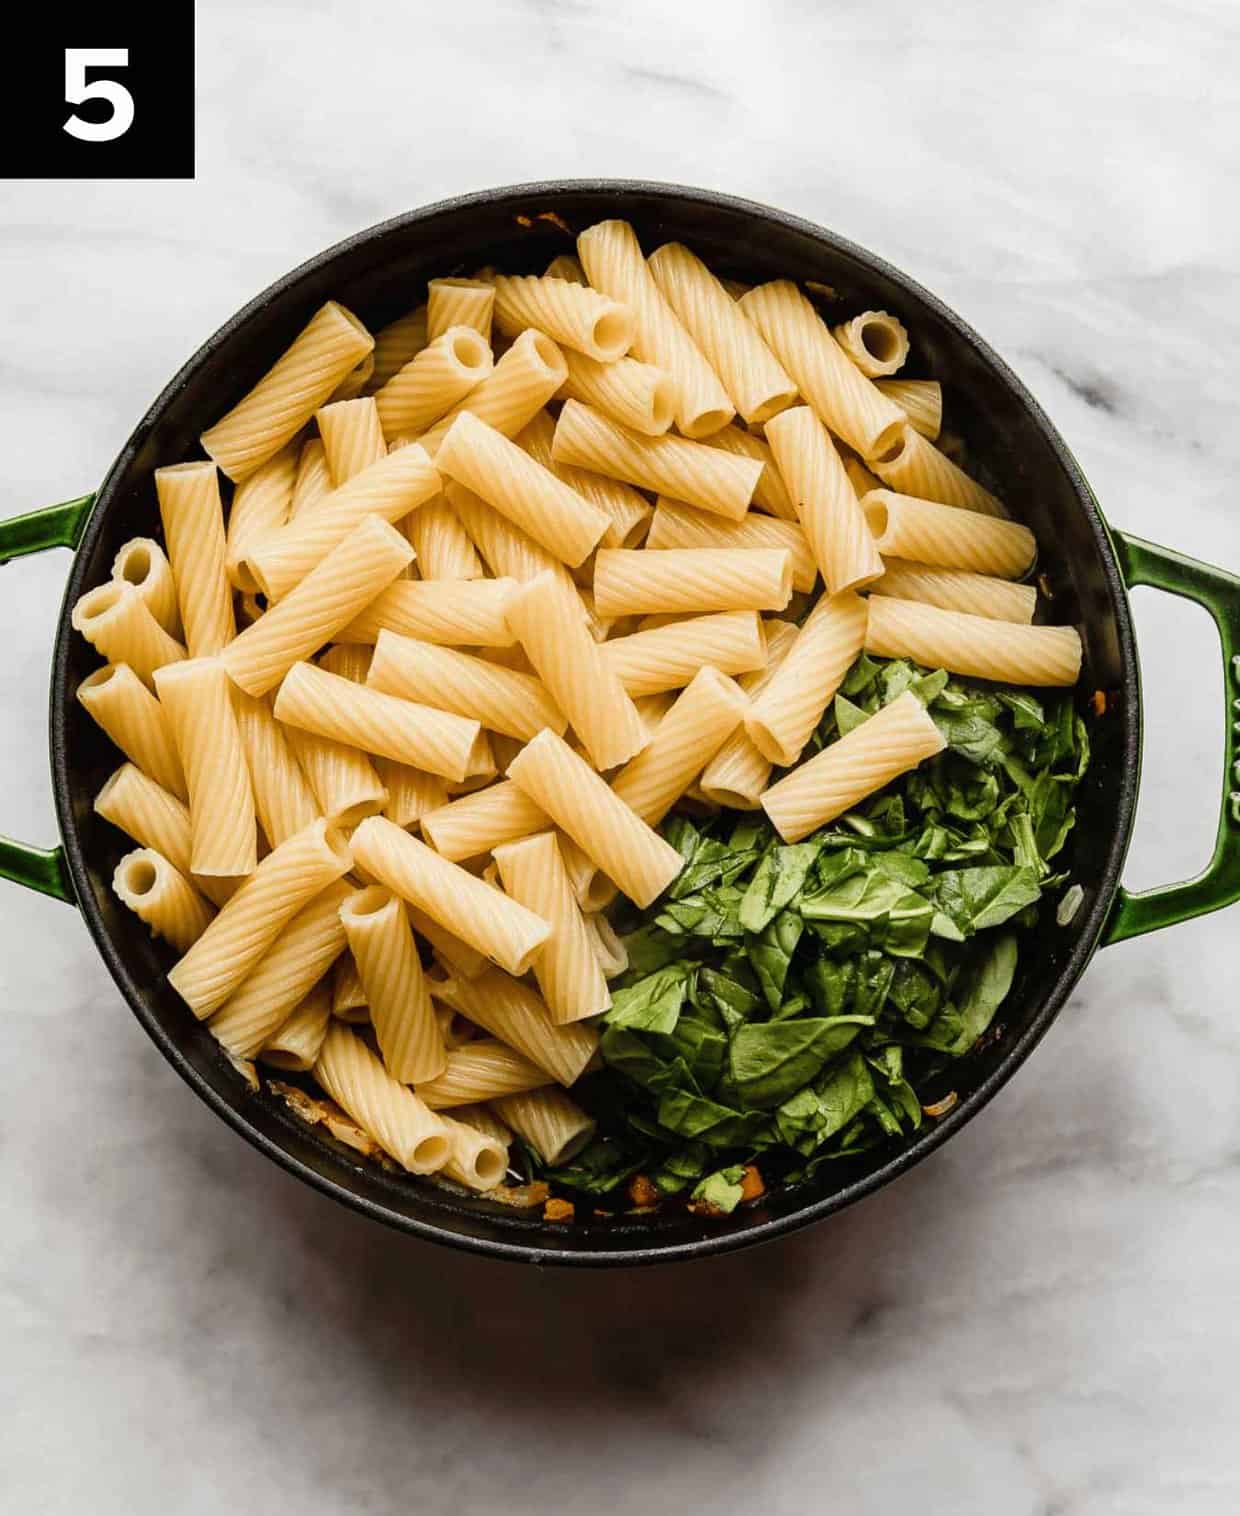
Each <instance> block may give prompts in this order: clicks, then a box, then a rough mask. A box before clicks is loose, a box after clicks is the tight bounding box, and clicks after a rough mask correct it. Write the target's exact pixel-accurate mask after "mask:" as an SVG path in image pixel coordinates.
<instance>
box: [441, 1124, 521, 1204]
mask: <svg viewBox="0 0 1240 1516" xmlns="http://www.w3.org/2000/svg"><path fill="white" fill-rule="evenodd" d="M439 1119H440V1120H441V1121H442V1122H443V1124H444V1128H445V1130H446V1131H447V1133H448V1140H449V1142H450V1143H451V1147H450V1150H449V1153H448V1161H447V1162H446V1163H445V1164H444V1166H443V1174H444V1176H445V1178H448V1179H454V1180H455V1181H456V1182H457V1184H461V1185H464V1186H465V1187H466V1189H470V1190H479V1191H481V1192H482V1193H483V1194H485V1193H486V1192H487V1191H488V1190H493V1189H494V1188H495V1187H496V1185H498V1184H499V1183H500V1182H501V1181H502V1180H503V1178H504V1175H505V1174H506V1173H507V1172H508V1143H507V1141H501V1140H500V1139H499V1138H498V1137H496V1136H495V1135H494V1133H492V1132H485V1131H482V1130H481V1129H480V1128H478V1127H476V1126H471V1125H470V1124H469V1123H468V1122H463V1121H455V1120H453V1118H452V1117H451V1116H443V1115H441V1116H440V1118H439Z"/></svg>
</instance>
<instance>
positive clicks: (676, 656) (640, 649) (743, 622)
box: [569, 611, 766, 720]
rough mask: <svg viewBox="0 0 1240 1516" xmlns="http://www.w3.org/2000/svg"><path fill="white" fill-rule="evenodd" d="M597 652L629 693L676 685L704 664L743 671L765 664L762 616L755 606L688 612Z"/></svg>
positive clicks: (653, 691) (652, 691)
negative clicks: (680, 618)
mask: <svg viewBox="0 0 1240 1516" xmlns="http://www.w3.org/2000/svg"><path fill="white" fill-rule="evenodd" d="M602 652H603V658H604V661H605V662H606V663H607V664H608V666H609V667H610V669H611V671H612V673H613V674H615V675H616V677H617V678H618V679H619V680H620V683H621V684H622V685H623V686H624V688H625V689H626V690H627V691H628V692H629V694H630V695H657V694H659V693H660V692H661V691H663V690H674V689H679V688H681V687H683V686H684V685H686V684H688V683H689V681H690V680H691V679H692V678H693V676H694V674H696V673H697V671H698V669H700V668H701V667H702V665H703V664H706V663H708V664H710V665H711V667H712V668H717V669H718V670H719V672H720V673H721V674H744V673H748V672H749V671H750V670H751V669H760V668H762V667H763V665H764V664H765V663H766V643H765V640H764V638H763V633H762V621H761V618H760V617H759V616H758V614H757V613H756V612H755V611H723V612H721V613H720V614H718V615H715V616H692V617H690V618H689V619H687V620H684V621H676V622H673V623H672V624H671V625H669V626H660V627H654V628H652V629H651V630H650V631H646V632H632V633H631V634H630V635H629V636H627V637H617V638H615V640H614V641H611V642H605V643H604V644H603V648H602ZM569 719H570V720H571V719H572V718H571V717H570V718H569Z"/></svg>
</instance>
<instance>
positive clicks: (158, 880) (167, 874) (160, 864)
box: [112, 848, 215, 953]
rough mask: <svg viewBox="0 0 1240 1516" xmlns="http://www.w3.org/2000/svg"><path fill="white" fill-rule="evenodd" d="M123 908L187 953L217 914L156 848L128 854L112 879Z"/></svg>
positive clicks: (142, 849)
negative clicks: (126, 908)
mask: <svg viewBox="0 0 1240 1516" xmlns="http://www.w3.org/2000/svg"><path fill="white" fill-rule="evenodd" d="M112 888H113V890H114V891H115V892H116V895H117V897H118V899H119V900H120V901H121V903H122V905H127V906H128V907H129V909H130V910H131V911H133V913H134V914H135V915H136V916H137V917H138V918H139V919H140V920H142V921H145V922H146V924H147V926H149V927H150V929H151V932H152V934H153V935H155V936H157V937H163V938H164V939H165V940H166V941H167V942H169V943H171V944H172V946H173V947H174V948H175V949H176V950H177V952H178V953H184V952H185V951H186V949H187V948H189V947H190V945H191V944H192V943H195V942H197V941H198V939H199V937H201V936H202V934H203V932H205V931H206V929H207V924H208V923H209V922H210V920H211V918H212V916H214V915H215V912H214V911H213V910H212V909H211V907H210V906H209V905H208V904H207V902H206V901H205V900H204V899H203V898H202V896H201V895H200V894H199V893H198V891H197V890H196V889H195V888H194V886H193V885H192V884H191V883H190V882H189V880H188V879H186V877H185V876H184V874H182V873H180V872H178V870H176V869H175V868H173V866H172V864H171V863H169V862H168V860H167V859H166V858H164V857H162V856H161V855H160V854H159V853H157V852H155V851H154V850H153V849H152V848H138V849H136V850H135V851H134V852H132V853H126V854H125V856H124V857H123V858H122V859H121V861H120V862H119V863H118V864H117V865H116V871H115V872H114V873H113V875H112Z"/></svg>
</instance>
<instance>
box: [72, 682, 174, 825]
mask: <svg viewBox="0 0 1240 1516" xmlns="http://www.w3.org/2000/svg"><path fill="white" fill-rule="evenodd" d="M77 698H78V700H79V701H80V703H81V705H82V706H83V708H84V709H85V710H86V711H87V712H88V713H89V714H90V716H91V717H92V719H93V720H94V721H96V722H98V724H99V725H100V726H101V727H102V728H103V730H104V731H105V732H106V733H107V735H108V736H109V737H110V738H111V740H112V741H113V742H114V743H115V744H116V746H117V747H118V748H120V750H121V752H122V753H124V755H125V757H126V758H128V759H130V760H131V761H132V762H133V763H135V764H137V766H138V767H139V768H140V769H141V770H142V771H143V773H145V774H149V775H150V776H151V778H152V779H154V780H155V781H156V783H157V784H161V785H163V787H164V788H165V789H167V790H171V791H172V793H173V794H174V795H176V796H178V797H179V798H180V799H182V800H184V799H185V798H186V796H187V795H188V794H189V791H188V790H187V789H186V787H185V770H184V769H183V768H182V766H181V755H180V754H179V753H178V752H177V745H176V740H175V738H174V737H173V735H172V728H171V726H170V725H169V724H168V715H167V712H166V711H165V710H164V708H163V706H162V705H160V703H159V701H158V700H156V698H155V696H154V695H152V694H151V692H150V690H148V689H147V687H146V685H145V684H143V683H142V681H141V679H139V678H138V676H137V674H135V673H134V671H133V670H132V669H131V668H130V667H129V665H128V664H127V663H105V664H104V666H103V667H102V668H101V669H96V670H95V672H94V673H93V674H87V676H86V678H85V679H83V680H82V682H81V684H79V685H78V687H77Z"/></svg>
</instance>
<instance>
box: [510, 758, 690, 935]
mask: <svg viewBox="0 0 1240 1516" xmlns="http://www.w3.org/2000/svg"><path fill="white" fill-rule="evenodd" d="M508 776H509V778H510V779H512V780H513V781H514V783H516V784H517V785H518V786H519V787H520V788H521V789H522V790H523V791H524V792H525V793H526V794H527V795H528V796H529V797H530V799H531V800H533V801H534V802H535V804H536V805H539V806H541V807H542V809H543V810H544V811H546V813H547V815H548V816H550V817H551V819H552V820H553V821H554V822H555V824H556V825H557V826H558V827H560V828H561V830H563V831H565V832H567V833H568V835H569V836H570V837H571V838H572V839H573V841H574V842H575V843H576V844H577V846H578V847H579V848H581V850H582V852H584V853H585V854H586V855H587V856H588V857H589V859H590V861H591V862H592V863H593V864H594V865H595V866H596V867H597V868H598V869H599V870H601V872H602V873H604V874H606V875H607V877H608V878H609V879H612V880H614V881H615V883H616V884H617V885H618V886H619V888H620V889H621V890H623V891H624V893H625V894H626V895H627V896H628V897H629V899H630V900H632V901H633V903H634V904H635V905H638V906H647V905H649V904H650V902H651V901H652V900H653V899H654V898H655V896H656V895H658V894H660V893H661V892H662V891H663V890H664V889H666V888H667V886H668V885H669V884H670V883H671V881H672V880H673V879H674V878H675V877H676V875H677V874H678V873H679V872H680V865H681V862H682V860H681V857H680V854H679V853H678V852H677V851H676V849H675V848H674V847H672V846H671V845H670V843H667V842H665V841H664V840H663V838H662V837H660V836H659V834H658V833H657V832H656V831H654V830H653V829H652V828H651V827H649V826H647V825H646V823H645V822H644V821H643V820H642V819H641V818H640V817H639V816H638V815H637V814H636V813H635V812H634V811H633V810H632V809H631V807H629V806H628V805H626V804H625V802H624V801H623V800H621V799H620V797H619V796H618V795H616V794H615V793H614V792H613V791H612V790H611V789H610V788H609V787H608V785H607V783H606V781H605V780H604V779H602V778H600V776H599V775H598V774H597V773H595V772H594V770H593V769H592V768H591V767H590V765H589V764H588V763H587V762H586V761H585V760H584V759H583V758H581V757H579V756H578V755H577V754H576V753H575V752H574V751H573V750H572V748H570V747H569V746H568V744H567V743H566V742H565V741H564V739H563V738H562V737H557V736H556V735H555V733H554V732H548V731H544V732H540V733H539V734H538V736H537V737H535V738H534V740H533V741H532V742H529V743H527V744H526V746H525V748H524V750H523V751H522V752H520V753H518V755H517V756H516V757H515V758H514V759H513V761H512V763H511V764H510V765H509V767H508Z"/></svg>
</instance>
